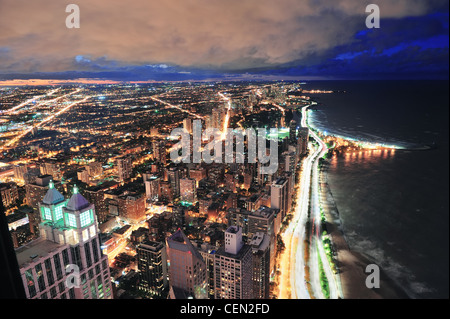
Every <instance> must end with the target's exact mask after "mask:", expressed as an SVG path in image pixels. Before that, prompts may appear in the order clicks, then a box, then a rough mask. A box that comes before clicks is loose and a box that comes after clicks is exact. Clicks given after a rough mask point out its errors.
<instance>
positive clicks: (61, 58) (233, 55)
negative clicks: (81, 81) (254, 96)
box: [0, 0, 448, 73]
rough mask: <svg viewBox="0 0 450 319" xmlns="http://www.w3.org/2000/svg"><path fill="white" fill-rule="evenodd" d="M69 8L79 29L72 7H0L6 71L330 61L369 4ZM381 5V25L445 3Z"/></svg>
mask: <svg viewBox="0 0 450 319" xmlns="http://www.w3.org/2000/svg"><path fill="white" fill-rule="evenodd" d="M73 2H75V3H76V4H78V5H79V7H80V12H81V21H80V22H81V28H80V29H67V28H66V27H65V19H66V17H67V15H68V14H67V13H66V12H65V6H66V5H67V3H66V2H63V1H54V0H33V1H29V0H0V30H2V31H1V32H0V48H7V49H8V51H5V52H3V51H1V50H0V72H1V73H11V72H25V73H32V72H64V71H68V70H85V71H88V70H90V71H100V70H105V69H113V68H116V69H120V68H126V66H129V65H134V66H139V65H142V66H144V65H150V66H152V68H153V69H156V68H161V69H170V68H169V67H170V66H180V67H185V68H203V69H214V70H225V71H233V70H248V69H254V68H270V67H277V66H280V65H286V64H289V63H303V64H304V65H310V64H313V63H318V62H319V61H320V60H321V59H323V58H324V57H328V56H327V54H329V53H330V52H332V51H333V50H334V48H336V47H340V46H345V45H348V44H350V43H353V42H355V34H356V33H357V32H358V31H360V30H363V29H364V28H365V18H366V13H365V6H366V5H367V4H368V3H365V1H360V0H334V1H325V0H315V1H312V0H304V1H299V0H227V1H223V0H164V1H156V0H135V1H123V0H107V1H106V0H105V1H99V0H96V1H92V0H76V1H73ZM378 2H379V5H380V9H381V15H382V19H399V18H404V17H413V16H421V15H424V14H427V13H429V12H431V11H432V10H433V9H435V8H437V7H439V8H440V7H442V6H443V5H445V3H447V5H448V2H447V0H443V1H438V0H434V1H422V0H396V1H394V0H391V1H387V0H384V1H378ZM383 27H384V26H383ZM395 44H396V43H395ZM395 44H393V45H392V46H394V45H395ZM383 49H384V47H383ZM5 50H6V49H5ZM355 52H356V51H355ZM163 66H166V67H167V68H165V67H163ZM184 72H188V71H184Z"/></svg>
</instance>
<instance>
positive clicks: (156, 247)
mask: <svg viewBox="0 0 450 319" xmlns="http://www.w3.org/2000/svg"><path fill="white" fill-rule="evenodd" d="M136 252H137V257H138V268H139V289H140V290H142V291H145V292H146V293H147V294H149V295H150V296H157V297H163V296H164V293H165V291H166V289H167V286H168V282H167V253H166V247H165V245H164V244H163V243H160V242H155V241H144V242H143V243H141V244H139V245H138V246H137V247H136Z"/></svg>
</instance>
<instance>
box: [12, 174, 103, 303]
mask: <svg viewBox="0 0 450 319" xmlns="http://www.w3.org/2000/svg"><path fill="white" fill-rule="evenodd" d="M39 211H40V214H41V219H42V222H41V224H40V231H41V237H40V238H39V239H37V240H35V241H33V242H31V243H29V244H27V245H25V246H22V247H20V248H19V249H17V250H16V256H17V260H18V263H19V267H20V273H21V276H22V280H23V283H24V286H25V292H26V296H27V298H30V299H38V298H40V299H66V298H67V299H110V298H112V291H111V281H110V277H111V275H110V272H109V265H108V257H107V256H106V255H103V254H102V252H101V249H100V240H99V236H98V224H97V217H96V214H95V207H94V205H92V204H90V203H89V202H88V201H87V200H86V199H85V198H84V197H83V196H82V195H81V194H80V193H79V192H78V188H77V187H76V186H75V188H74V189H73V195H72V197H71V198H70V199H69V200H68V201H67V200H66V199H65V198H64V196H63V195H62V194H61V193H60V192H58V190H56V188H55V187H54V185H53V182H51V183H50V184H49V190H48V192H47V194H46V195H45V196H44V198H43V200H42V202H41V203H40V204H39ZM69 270H71V271H74V272H73V273H71V272H69Z"/></svg>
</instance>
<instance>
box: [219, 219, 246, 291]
mask: <svg viewBox="0 0 450 319" xmlns="http://www.w3.org/2000/svg"><path fill="white" fill-rule="evenodd" d="M214 281H215V291H214V292H215V295H214V296H215V299H252V298H253V284H252V248H251V246H249V245H246V244H244V243H243V242H242V229H241V228H240V227H238V226H231V227H229V228H228V229H227V230H226V232H225V247H220V248H219V249H218V250H217V252H216V254H215V265H214Z"/></svg>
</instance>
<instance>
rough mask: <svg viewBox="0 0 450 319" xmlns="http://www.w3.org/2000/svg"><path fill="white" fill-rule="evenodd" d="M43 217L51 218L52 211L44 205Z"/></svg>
mask: <svg viewBox="0 0 450 319" xmlns="http://www.w3.org/2000/svg"><path fill="white" fill-rule="evenodd" d="M44 218H45V219H46V220H52V212H51V210H50V208H47V207H44Z"/></svg>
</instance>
